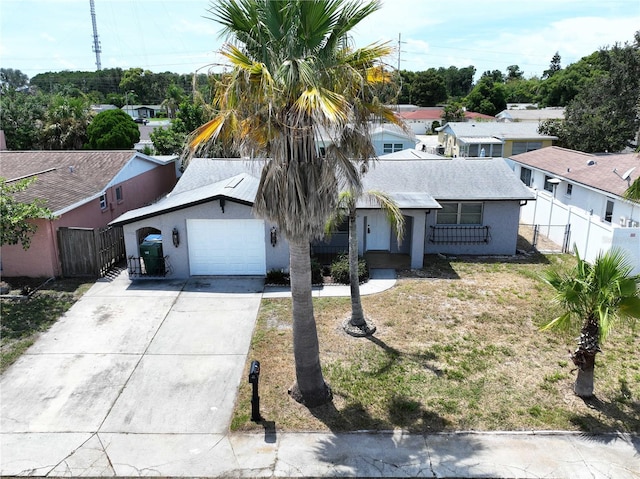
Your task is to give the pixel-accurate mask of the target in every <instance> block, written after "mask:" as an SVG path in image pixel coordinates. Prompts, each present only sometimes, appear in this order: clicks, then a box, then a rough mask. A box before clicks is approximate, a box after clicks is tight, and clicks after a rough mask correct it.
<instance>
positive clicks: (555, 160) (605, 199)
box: [508, 146, 640, 273]
mask: <svg viewBox="0 0 640 479" xmlns="http://www.w3.org/2000/svg"><path fill="white" fill-rule="evenodd" d="M508 162H509V164H510V165H511V166H512V168H513V169H514V171H515V173H516V175H517V176H519V177H520V179H521V180H522V182H523V183H524V184H525V185H527V186H529V187H530V188H532V189H533V190H534V192H535V194H536V197H537V201H536V202H535V203H532V204H529V205H527V206H525V207H524V208H523V209H522V218H521V219H522V221H523V222H524V223H529V224H537V225H540V226H542V227H543V230H544V233H547V236H549V237H550V238H551V239H552V240H554V241H555V242H556V243H558V244H562V242H563V240H564V236H563V235H564V231H565V229H566V228H568V232H569V234H570V238H569V241H568V245H570V247H572V246H573V245H576V246H577V247H578V251H579V252H580V254H581V255H582V256H583V257H585V258H586V259H587V260H589V261H592V260H593V259H595V257H596V256H597V254H598V252H599V251H601V250H608V249H609V248H611V247H614V246H619V247H621V248H624V249H625V250H626V251H627V252H628V253H629V254H630V256H631V259H632V260H633V261H634V264H635V267H636V273H640V229H639V228H638V226H639V225H640V205H639V204H638V203H635V202H632V201H628V200H626V199H624V198H623V195H624V192H625V191H626V190H627V188H628V187H629V186H630V185H631V183H633V181H635V180H636V179H637V178H638V177H639V176H640V157H639V156H638V154H634V153H626V154H606V155H593V154H589V153H582V152H580V151H575V150H568V149H565V148H560V147H557V146H553V147H549V148H543V149H541V150H536V151H531V152H528V153H524V154H521V155H516V156H512V157H511V158H510V159H509V160H508ZM567 225H568V227H567Z"/></svg>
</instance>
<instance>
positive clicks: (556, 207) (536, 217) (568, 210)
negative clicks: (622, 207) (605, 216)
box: [520, 191, 640, 274]
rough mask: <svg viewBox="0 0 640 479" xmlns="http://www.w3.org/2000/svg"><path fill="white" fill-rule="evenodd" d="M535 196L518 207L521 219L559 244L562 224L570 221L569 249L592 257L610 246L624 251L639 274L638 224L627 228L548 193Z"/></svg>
mask: <svg viewBox="0 0 640 479" xmlns="http://www.w3.org/2000/svg"><path fill="white" fill-rule="evenodd" d="M535 194H536V200H535V201H529V202H528V203H527V204H526V205H524V206H523V207H522V208H521V209H520V223H524V224H531V225H539V231H540V234H542V235H545V236H547V237H548V238H549V239H550V240H551V241H553V242H554V243H557V244H559V245H562V244H563V243H564V241H565V237H564V234H565V226H566V225H569V231H570V233H569V234H570V237H569V241H568V245H569V251H570V252H571V251H573V248H574V246H575V247H577V249H578V253H579V254H580V256H581V257H582V258H584V259H586V260H587V261H594V260H595V259H596V256H597V255H598V253H599V252H600V251H608V250H609V249H611V248H613V247H617V248H621V249H623V250H624V251H625V253H626V255H627V258H628V259H629V261H630V262H631V263H632V264H633V265H634V273H635V274H640V228H627V227H620V226H618V225H612V224H610V223H605V222H604V221H602V219H601V218H600V217H599V216H597V215H593V214H589V212H587V211H584V210H582V209H580V208H577V207H575V206H567V205H565V204H563V203H561V202H560V201H558V200H556V199H554V198H553V197H552V196H551V195H549V194H546V193H541V192H540V191H535Z"/></svg>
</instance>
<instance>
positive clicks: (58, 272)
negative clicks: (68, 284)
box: [48, 220, 62, 277]
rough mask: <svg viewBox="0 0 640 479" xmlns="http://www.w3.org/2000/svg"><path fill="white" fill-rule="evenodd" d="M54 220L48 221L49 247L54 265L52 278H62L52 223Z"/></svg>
mask: <svg viewBox="0 0 640 479" xmlns="http://www.w3.org/2000/svg"><path fill="white" fill-rule="evenodd" d="M54 221H55V220H49V222H48V223H49V234H50V235H51V246H52V248H53V255H54V264H52V265H51V266H53V276H56V277H58V276H62V266H61V264H60V252H59V250H58V236H57V233H56V231H55V229H54V227H53V222H54Z"/></svg>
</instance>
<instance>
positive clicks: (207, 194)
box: [110, 169, 259, 225]
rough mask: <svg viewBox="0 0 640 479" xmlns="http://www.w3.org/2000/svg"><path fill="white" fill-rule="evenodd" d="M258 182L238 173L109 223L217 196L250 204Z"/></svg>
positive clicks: (168, 197)
mask: <svg viewBox="0 0 640 479" xmlns="http://www.w3.org/2000/svg"><path fill="white" fill-rule="evenodd" d="M187 171H188V169H187ZM183 178H184V176H183ZM258 183H259V180H258V178H256V177H254V176H251V175H249V174H247V173H240V174H238V175H235V176H232V177H230V178H225V179H223V180H221V181H217V182H215V183H212V184H209V185H205V186H200V187H197V188H194V189H192V190H185V191H183V192H181V193H177V194H176V193H175V191H174V192H171V194H170V195H169V196H166V197H165V198H163V199H162V200H160V201H158V202H157V203H154V204H152V205H149V206H144V207H142V208H138V209H135V210H131V211H128V212H126V213H124V214H123V215H121V216H119V217H118V218H117V219H116V220H114V221H112V222H111V223H110V224H112V225H114V224H126V223H131V222H133V221H138V220H141V219H144V218H150V217H152V216H156V215H158V214H161V213H168V212H170V211H176V210H180V209H183V208H188V207H189V206H194V205H198V204H201V203H206V202H209V201H212V200H215V199H219V198H228V199H231V200H234V201H236V202H238V203H243V204H247V205H252V204H253V202H254V200H255V197H256V193H257V192H258Z"/></svg>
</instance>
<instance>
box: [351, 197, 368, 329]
mask: <svg viewBox="0 0 640 479" xmlns="http://www.w3.org/2000/svg"><path fill="white" fill-rule="evenodd" d="M354 209H355V208H354ZM354 209H352V211H350V212H349V283H350V289H351V321H350V324H351V326H356V327H358V328H364V327H365V326H366V324H367V323H366V321H365V319H364V310H363V309H362V301H361V300H360V278H359V276H358V236H357V235H356V226H357V225H356V213H355V211H354Z"/></svg>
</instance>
